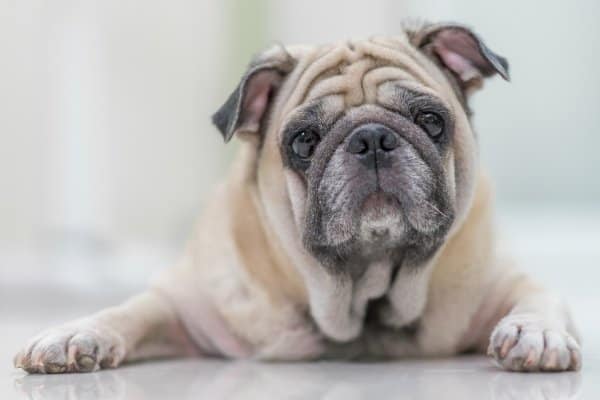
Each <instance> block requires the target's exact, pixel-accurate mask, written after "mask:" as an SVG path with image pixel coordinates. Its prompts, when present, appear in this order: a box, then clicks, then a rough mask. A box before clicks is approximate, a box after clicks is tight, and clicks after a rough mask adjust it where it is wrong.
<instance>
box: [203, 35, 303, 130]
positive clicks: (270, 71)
mask: <svg viewBox="0 0 600 400" xmlns="http://www.w3.org/2000/svg"><path fill="white" fill-rule="evenodd" d="M294 65H295V60H294V59H293V58H292V56H291V55H290V54H289V53H288V52H287V51H286V50H285V49H284V48H283V47H282V46H275V47H273V48H270V49H268V50H266V51H264V52H262V53H261V54H259V55H258V56H256V57H255V58H254V59H253V60H252V62H251V63H250V65H249V66H248V70H247V71H246V72H245V74H244V76H243V77H242V79H241V81H240V83H239V84H238V86H237V88H236V89H235V90H234V91H233V93H231V95H230V96H229V98H228V99H227V101H226V102H225V104H223V105H222V106H221V108H219V110H218V111H217V112H216V113H215V114H214V115H213V116H212V121H213V123H214V124H215V126H216V127H217V128H218V129H219V131H221V134H222V135H223V138H224V139H225V142H228V141H229V140H230V139H231V138H232V137H233V135H234V134H243V135H247V134H250V135H252V134H254V135H256V134H258V132H260V131H261V123H262V122H263V119H264V117H265V115H266V114H267V111H268V109H269V106H270V104H271V101H272V100H273V97H274V95H275V93H276V91H277V89H279V87H280V86H281V84H282V82H283V80H284V79H285V76H286V75H287V74H288V73H289V72H290V71H291V70H292V69H293V68H294Z"/></svg>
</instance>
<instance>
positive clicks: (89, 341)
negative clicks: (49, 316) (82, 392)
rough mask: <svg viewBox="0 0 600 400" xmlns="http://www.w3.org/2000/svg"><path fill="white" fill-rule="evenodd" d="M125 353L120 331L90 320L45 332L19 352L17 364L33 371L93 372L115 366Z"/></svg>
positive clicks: (51, 372) (15, 361) (45, 372)
mask: <svg viewBox="0 0 600 400" xmlns="http://www.w3.org/2000/svg"><path fill="white" fill-rule="evenodd" d="M124 356H125V344H124V341H123V339H122V338H121V337H120V336H119V335H117V334H116V333H115V332H113V331H112V330H111V329H109V328H106V327H102V326H97V325H96V324H94V323H93V322H91V321H88V322H80V323H72V324H68V325H65V326H62V327H59V328H54V329H50V330H48V331H45V332H43V333H42V334H40V335H38V336H37V337H35V338H34V339H32V340H31V341H30V342H29V344H28V345H27V346H25V348H24V349H23V350H21V351H20V352H19V353H18V354H17V355H16V356H15V359H14V364H15V367H17V368H22V369H24V370H25V371H27V372H29V373H39V374H60V373H65V372H90V371H96V370H98V369H100V368H114V367H116V366H117V365H119V364H120V363H121V361H122V360H123V358H124Z"/></svg>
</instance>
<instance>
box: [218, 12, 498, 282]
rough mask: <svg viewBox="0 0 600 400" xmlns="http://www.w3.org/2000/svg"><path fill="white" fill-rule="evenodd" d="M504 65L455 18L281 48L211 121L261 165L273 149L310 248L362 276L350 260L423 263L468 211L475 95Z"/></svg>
mask: <svg viewBox="0 0 600 400" xmlns="http://www.w3.org/2000/svg"><path fill="white" fill-rule="evenodd" d="M496 73H498V74H500V75H501V76H503V77H504V78H508V65H507V62H506V60H505V59H504V58H502V57H500V56H498V55H496V54H495V53H493V52H492V51H491V50H489V49H488V48H487V47H486V46H485V44H484V43H483V42H482V41H481V39H480V38H479V37H477V36H476V35H475V34H474V33H473V32H471V31H470V30H469V29H467V28H465V27H463V26H459V25H448V24H444V25H421V26H417V27H413V28H406V29H405V31H404V34H403V35H401V36H398V37H386V38H382V37H376V38H371V39H370V40H365V41H349V42H343V43H338V44H335V45H325V46H318V47H293V46H292V47H285V48H284V47H282V46H276V47H274V48H271V49H269V50H267V51H265V52H264V53H262V54H260V55H259V56H258V57H256V59H255V60H254V61H253V62H252V63H251V65H250V67H249V69H248V71H247V73H246V74H245V76H244V77H243V78H242V81H241V83H240V84H239V86H238V88H237V89H236V90H235V92H234V93H233V94H232V95H231V96H230V97H229V99H228V100H227V102H226V103H225V104H224V105H223V106H222V108H221V109H220V110H219V111H218V112H217V113H216V114H215V115H214V117H213V121H214V123H215V124H216V126H217V127H218V128H219V129H220V131H221V132H222V134H223V136H224V138H225V140H226V141H228V140H229V139H231V138H232V137H233V136H234V135H237V136H238V137H240V138H245V139H246V141H248V142H251V144H249V145H250V146H254V147H255V148H256V150H257V153H256V154H257V160H258V162H257V163H256V165H257V166H258V165H260V159H261V158H265V157H267V158H269V159H270V160H271V162H270V164H269V168H268V169H269V170H271V171H270V173H271V174H272V173H273V171H272V170H273V169H279V170H282V171H283V173H284V175H285V179H284V180H283V181H285V186H286V187H285V188H284V189H285V190H286V193H287V197H288V202H289V203H288V204H289V205H290V207H291V211H292V213H293V217H294V218H293V219H294V223H295V225H296V227H297V229H298V232H299V234H300V235H301V237H302V242H303V244H304V247H305V248H306V249H307V250H308V251H309V252H310V253H311V254H312V255H313V256H315V257H316V258H317V259H318V260H319V261H320V262H321V263H322V264H323V265H326V266H327V267H328V268H334V269H346V272H348V273H350V274H351V275H360V274H361V273H362V272H363V271H362V270H361V268H360V267H355V266H353V264H355V263H352V262H351V261H352V260H361V261H363V262H362V263H359V264H361V265H364V261H369V260H377V259H380V258H382V257H384V256H389V257H392V258H393V259H394V260H396V261H398V260H399V259H402V260H403V262H404V263H407V264H411V265H419V264H421V263H423V262H424V261H426V260H427V259H428V258H430V257H431V256H432V254H434V253H435V251H436V249H438V248H439V246H440V245H441V244H442V243H443V241H444V239H445V238H446V236H447V234H448V232H449V230H450V229H451V227H452V225H453V223H455V221H458V220H460V217H461V216H464V214H465V212H466V210H467V209H468V207H469V204H470V200H471V196H472V192H473V184H474V180H475V174H476V169H477V146H476V138H475V135H474V133H473V132H472V130H471V127H470V124H469V111H468V106H467V102H468V97H469V94H470V93H471V92H472V91H473V90H474V89H476V88H478V87H480V86H481V83H482V79H483V78H484V77H488V76H491V75H494V74H496ZM274 153H276V154H274ZM273 160H274V161H273ZM274 164H275V165H274ZM264 170H265V169H262V170H261V168H257V171H258V172H257V173H258V174H259V175H260V174H261V173H263V172H264ZM257 178H258V179H259V180H260V179H261V177H260V176H258V177H257ZM278 184H280V183H278V181H277V180H272V181H270V182H267V185H278ZM263 200H264V201H265V202H267V203H268V202H269V196H266V197H265V198H263ZM274 200H276V201H277V202H281V199H280V198H277V199H274ZM269 206H272V207H280V206H281V204H267V207H269Z"/></svg>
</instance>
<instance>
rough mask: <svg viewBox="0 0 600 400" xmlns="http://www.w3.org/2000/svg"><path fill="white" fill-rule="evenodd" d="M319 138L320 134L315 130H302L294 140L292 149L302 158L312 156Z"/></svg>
mask: <svg viewBox="0 0 600 400" xmlns="http://www.w3.org/2000/svg"><path fill="white" fill-rule="evenodd" d="M319 139H320V138H319V135H317V134H316V133H315V132H314V131H311V130H306V131H301V132H299V133H298V134H297V135H296V136H295V137H294V140H293V141H292V150H293V151H294V153H295V154H296V155H297V156H298V157H300V158H310V156H312V155H313V153H314V152H315V148H316V147H317V144H318V143H319Z"/></svg>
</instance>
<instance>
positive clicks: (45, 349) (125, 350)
mask: <svg viewBox="0 0 600 400" xmlns="http://www.w3.org/2000/svg"><path fill="white" fill-rule="evenodd" d="M194 352H195V348H194V346H193V345H192V344H191V342H190V341H189V340H188V338H187V335H186V333H185V331H184V329H183V327H182V326H181V324H180V323H179V321H178V319H177V316H176V314H175V312H174V311H173V310H172V309H171V305H170V304H169V303H168V301H167V300H166V299H164V298H163V297H162V295H160V294H159V293H158V292H155V291H147V292H145V293H143V294H140V295H138V296H135V297H133V298H131V299H130V300H129V301H127V302H125V303H123V304H122V305H119V306H117V307H112V308H108V309H106V310H103V311H101V312H99V313H97V314H94V315H92V316H90V317H86V318H82V319H79V320H75V321H72V322H69V323H67V324H65V325H63V326H59V327H57V328H53V329H49V330H47V331H44V332H42V333H41V334H40V335H38V336H37V337H35V338H33V339H32V340H31V341H30V342H29V344H27V346H25V348H24V349H23V350H22V351H21V352H19V353H18V354H17V355H16V357H15V360H14V363H15V366H16V367H18V368H23V369H24V370H26V371H27V372H30V373H63V372H88V371H95V370H98V369H100V368H114V367H116V366H117V365H119V364H121V363H122V362H124V361H132V360H138V359H145V358H155V357H174V356H182V355H185V354H193V353H194Z"/></svg>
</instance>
